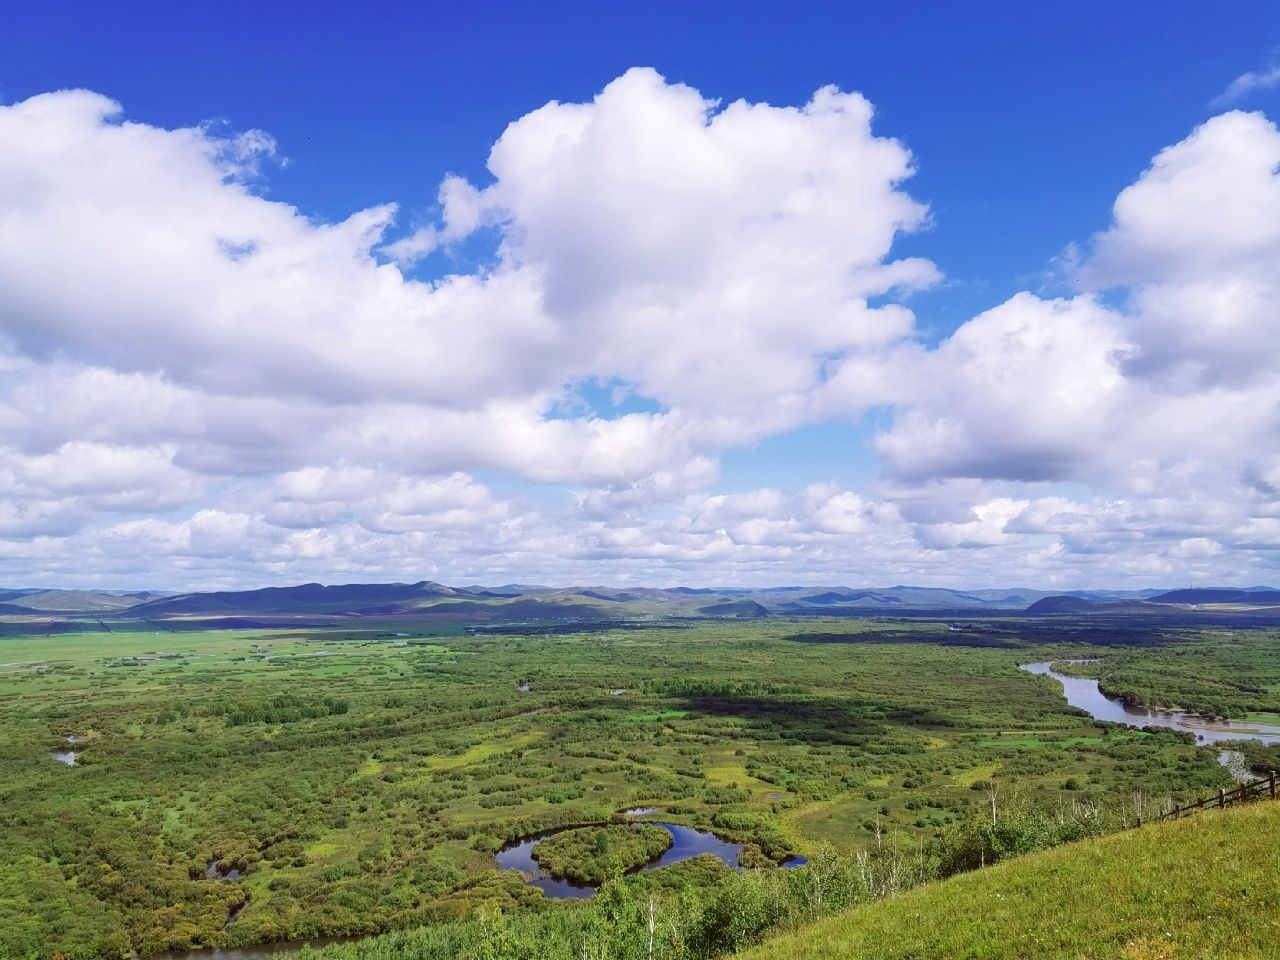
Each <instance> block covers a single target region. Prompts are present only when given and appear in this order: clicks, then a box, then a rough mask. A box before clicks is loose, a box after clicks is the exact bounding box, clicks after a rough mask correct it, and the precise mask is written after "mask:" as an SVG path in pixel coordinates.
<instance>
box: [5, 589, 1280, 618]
mask: <svg viewBox="0 0 1280 960" xmlns="http://www.w3.org/2000/svg"><path fill="white" fill-rule="evenodd" d="M1272 606H1275V607H1280V590H1276V589H1275V588H1272V587H1247V588H1238V589H1237V588H1200V589H1184V590H1168V591H1161V590H1138V591H1123V590H1118V591H1105V590H1082V591H1072V592H1069V593H1053V592H1051V591H1046V590H1035V589H1030V588H1024V587H1012V588H1003V589H984V590H950V589H945V588H938V587H912V586H903V585H899V586H893V587H883V588H874V589H864V588H853V587H841V586H836V587H801V586H786V587H768V588H720V589H717V588H711V587H683V586H677V587H668V588H656V587H629V588H626V589H619V588H613V587H606V586H581V587H549V586H533V585H516V584H507V585H504V586H500V587H484V586H481V585H472V586H467V587H450V586H446V585H444V584H441V583H435V582H432V581H430V580H422V581H419V582H417V583H349V584H340V585H333V586H326V585H323V584H319V583H305V584H300V585H298V586H290V587H265V588H262V589H257V590H223V591H212V592H206V593H182V594H164V593H160V592H157V591H146V590H144V591H94V590H43V589H38V588H31V589H10V590H0V616H5V617H41V616H43V617H69V618H91V619H104V620H113V621H114V620H129V621H142V622H147V623H150V622H154V621H163V620H170V621H192V620H197V621H210V622H214V623H216V622H223V621H232V620H235V621H238V622H239V621H243V623H240V624H239V625H245V626H248V625H257V624H267V625H271V624H277V623H287V622H291V621H293V620H296V619H297V618H299V617H306V618H311V619H313V620H315V619H317V618H319V622H324V623H330V622H333V621H335V620H351V619H361V618H367V619H371V620H374V619H377V618H379V617H405V616H411V617H414V618H424V619H426V620H431V621H444V622H487V621H497V622H504V621H506V622H510V621H516V620H520V621H529V620H552V621H554V620H568V619H572V620H612V619H619V618H644V617H650V618H652V617H670V616H680V617H762V616H795V617H808V616H837V617H838V616H867V615H876V614H881V615H890V616H892V615H910V614H916V615H919V614H921V613H928V612H938V613H946V612H962V613H966V614H979V613H981V612H983V611H991V612H993V613H997V612H998V613H1004V614H1008V613H1013V612H1020V611H1025V612H1026V613H1027V614H1029V615H1033V616H1042V615H1054V614H1070V615H1088V614H1094V613H1110V614H1115V613H1142V612H1155V613H1158V612H1161V611H1172V610H1181V609H1186V608H1192V609H1202V608H1215V609H1216V608H1222V609H1234V608H1243V609H1258V608H1265V607H1272Z"/></svg>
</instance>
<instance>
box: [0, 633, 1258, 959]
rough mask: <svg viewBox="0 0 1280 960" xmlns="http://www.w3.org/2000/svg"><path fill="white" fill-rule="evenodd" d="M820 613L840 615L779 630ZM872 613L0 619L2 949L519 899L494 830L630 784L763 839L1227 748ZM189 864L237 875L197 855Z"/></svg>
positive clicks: (857, 838)
mask: <svg viewBox="0 0 1280 960" xmlns="http://www.w3.org/2000/svg"><path fill="white" fill-rule="evenodd" d="M815 629H816V630H819V631H821V632H823V633H824V635H829V636H833V637H836V638H838V639H839V638H843V639H844V640H851V641H855V642H821V643H812V642H797V640H796V639H794V638H795V637H796V636H797V635H800V634H804V633H811V632H813V631H814V630H815ZM877 629H878V628H877V627H876V625H874V624H871V623H868V622H863V621H855V620H833V621H830V622H821V621H817V622H815V621H814V620H812V619H809V620H806V621H804V622H803V623H798V622H792V621H788V620H784V619H767V620H754V621H702V622H696V621H695V622H690V623H688V624H686V625H685V626H683V627H682V628H679V629H664V630H627V629H617V630H608V631H601V632H592V633H587V634H582V633H564V634H557V633H554V632H547V633H540V634H538V635H532V636H521V635H501V634H494V635H483V636H470V635H466V634H463V633H459V631H457V630H456V629H447V628H446V629H445V630H442V631H438V632H439V633H444V634H447V635H436V636H432V635H427V634H429V633H430V631H424V630H422V629H420V628H419V627H418V626H416V625H414V624H413V623H412V622H411V621H407V622H406V623H404V624H403V625H395V624H393V625H391V626H384V627H383V628H382V629H380V630H379V631H376V632H375V631H365V632H358V631H332V630H330V631H261V630H247V631H235V630H231V631H221V632H218V631H214V632H190V633H183V632H167V633H160V634H157V633H154V632H145V633H143V632H120V631H116V632H106V631H104V632H100V633H64V634H55V635H51V636H29V635H28V636H5V637H0V769H3V771H4V776H3V778H2V779H0V956H6V955H7V956H9V957H14V958H27V957H48V956H50V955H51V954H52V953H53V952H54V951H60V952H62V953H63V954H64V955H65V956H67V957H69V958H72V960H80V958H86V960H88V958H96V957H119V956H125V955H128V953H129V952H130V951H137V952H138V953H140V954H142V955H143V956H144V957H145V956H146V955H148V954H152V953H156V952H158V951H162V950H165V949H170V948H182V947H187V946H193V945H196V946H199V945H211V944H248V943H257V942H266V941H276V940H285V939H291V938H296V937H302V936H311V935H316V934H357V933H361V934H363V933H372V932H376V931H380V930H389V929H395V928H403V927H412V926H415V925H419V924H424V923H433V922H437V921H440V920H442V919H447V918H450V917H458V916H464V915H470V914H472V913H474V912H475V910H476V909H477V908H479V907H481V906H484V905H488V906H492V907H498V908H502V909H519V908H521V907H537V906H538V905H539V901H540V899H541V895H540V894H539V893H538V892H537V891H536V890H533V889H532V888H530V887H528V886H527V885H525V884H524V883H523V882H522V881H521V879H520V878H519V877H518V876H514V875H500V874H498V873H497V872H496V871H495V869H494V866H493V860H492V854H493V853H494V851H496V850H497V849H498V848H499V847H500V846H501V845H502V844H503V843H504V842H505V841H507V840H509V839H513V838H516V837H519V836H524V835H527V834H529V833H533V832H536V831H539V830H543V829H546V828H549V827H553V826H558V825H562V824H571V823H572V824H580V823H593V822H604V821H607V820H609V819H610V818H611V817H613V816H614V815H615V814H616V813H617V812H618V811H620V810H622V809H624V808H628V807H637V806H656V807H659V808H660V809H661V810H662V811H663V817H664V819H668V820H672V821H676V822H683V823H687V824H690V825H693V826H699V827H702V828H706V829H712V830H714V831H715V832H717V833H719V834H721V835H723V836H726V837H729V838H732V839H737V840H740V841H746V842H749V843H751V844H753V845H754V848H756V850H757V852H759V853H762V854H763V855H765V856H766V857H769V858H772V859H774V860H778V859H781V858H782V857H784V856H785V855H787V854H789V853H794V852H799V853H806V854H808V853H813V852H815V851H817V850H819V849H820V848H821V847H822V845H823V844H831V845H833V846H834V847H835V848H836V849H838V850H843V851H848V852H852V851H855V850H858V849H861V848H863V847H865V846H867V845H868V844H870V843H872V842H873V839H874V838H875V837H876V836H877V835H878V834H880V833H882V832H886V831H889V832H899V833H903V834H909V835H914V836H916V837H918V838H920V839H924V838H927V837H929V836H932V835H934V834H936V833H938V832H940V831H943V830H945V829H947V828H948V827H949V826H952V825H954V824H956V823H957V822H959V821H960V820H962V819H964V818H966V817H967V816H968V815H969V814H970V813H971V812H972V811H974V810H975V809H979V808H980V807H981V805H982V804H984V803H985V802H986V795H985V793H984V790H985V789H986V787H987V785H988V784H989V782H990V781H992V780H995V781H997V782H998V784H999V785H1000V789H1002V790H1004V791H1005V792H1006V795H1008V794H1009V793H1011V792H1017V793H1020V794H1022V795H1023V796H1024V797H1025V798H1027V799H1029V800H1032V801H1036V802H1040V803H1044V804H1050V805H1052V804H1067V803H1071V802H1074V801H1077V800H1079V799H1080V798H1082V797H1083V798H1088V797H1102V796H1104V795H1107V796H1111V797H1115V796H1124V797H1127V796H1128V795H1129V794H1130V793H1132V792H1133V791H1134V790H1141V791H1143V792H1144V794H1146V795H1148V796H1163V795H1165V794H1172V795H1175V796H1178V797H1186V796H1191V795H1198V794H1199V793H1201V792H1203V791H1205V790H1208V789H1210V788H1212V787H1216V786H1218V785H1220V784H1222V783H1225V782H1226V780H1227V775H1226V773H1225V772H1224V771H1223V769H1222V768H1221V767H1220V766H1219V765H1218V764H1217V763H1216V758H1215V754H1214V752H1213V751H1212V750H1208V749H1197V748H1196V747H1194V746H1193V745H1191V744H1189V743H1187V742H1186V741H1185V740H1184V739H1181V738H1179V737H1176V736H1173V735H1170V734H1149V733H1143V732H1140V731H1134V730H1128V729H1123V728H1109V727H1100V726H1098V725H1096V724H1094V723H1093V722H1092V721H1091V720H1089V719H1088V718H1087V717H1084V716H1083V715H1081V714H1079V713H1077V712H1075V711H1073V710H1071V709H1070V708H1068V707H1067V706H1066V704H1065V702H1064V701H1063V700H1062V698H1061V696H1060V692H1059V688H1058V687H1057V685H1056V684H1055V683H1053V682H1052V681H1050V680H1048V679H1046V678H1041V677H1033V676H1029V675H1027V674H1025V673H1022V672H1020V671H1019V670H1018V669H1017V664H1018V663H1019V662H1021V661H1024V660H1027V659H1047V658H1048V657H1050V656H1058V655H1073V654H1074V655H1077V656H1078V655H1080V653H1079V648H1075V647H1069V646H1065V645H1063V646H1053V647H1047V648H1042V647H1037V648H1034V649H1030V650H1029V649H1027V648H1025V647H1017V646H1014V645H1010V644H1006V643H1001V644H999V645H994V646H976V647H975V646H960V645H954V643H951V645H941V644H939V643H935V642H933V641H938V640H941V641H948V640H949V638H948V635H947V627H946V625H945V624H932V625H931V624H911V625H908V627H907V628H904V629H903V630H902V631H901V633H903V634H904V635H909V640H906V641H903V642H868V643H861V642H856V641H857V640H858V639H859V637H860V636H861V635H862V634H863V633H864V632H866V633H868V634H869V635H871V634H874V633H875V631H876V630H877ZM952 639H953V638H952ZM1247 642H1254V643H1264V642H1270V641H1264V640H1261V639H1257V640H1252V641H1247ZM1147 652H1148V651H1143V653H1142V654H1139V656H1144V655H1146V654H1147ZM1255 659H1257V658H1255ZM617 691H625V692H621V693H619V692H617ZM1257 705H1258V706H1263V705H1264V703H1263V702H1261V701H1260V702H1259V703H1258V704H1257ZM67 736H76V737H80V738H83V742H82V743H80V744H78V745H77V746H76V748H75V749H76V750H77V752H78V762H77V765H76V766H73V767H66V766H63V765H61V764H59V763H57V762H55V761H54V760H53V759H52V758H51V753H52V752H53V751H56V750H61V749H65V740H64V738H65V737H67ZM210 864H218V869H219V870H222V871H227V870H232V869H234V870H239V871H240V877H239V879H237V880H234V881H222V880H217V879H212V880H211V879H206V870H207V869H208V867H209V865H210ZM674 869H675V870H680V868H674ZM703 869H705V868H704V867H699V868H696V869H695V868H686V870H685V871H684V873H682V874H678V876H683V877H685V878H686V879H685V880H684V881H681V882H688V883H698V882H701V881H700V880H699V879H698V877H699V870H703ZM232 916H234V917H235V922H234V924H230V925H228V919H229V918H230V917H232Z"/></svg>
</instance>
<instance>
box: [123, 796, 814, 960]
mask: <svg viewBox="0 0 1280 960" xmlns="http://www.w3.org/2000/svg"><path fill="white" fill-rule="evenodd" d="M656 812H657V810H656V809H655V808H652V807H637V808H635V809H632V810H627V811H624V813H625V814H626V815H627V816H633V817H635V816H645V815H648V814H650V813H656ZM645 822H646V823H651V824H652V826H655V827H661V828H662V829H663V830H666V831H667V832H668V833H670V834H671V841H672V843H671V846H670V847H668V848H667V849H666V850H665V851H664V852H663V853H662V854H661V855H660V856H658V857H655V858H654V859H652V860H650V861H649V862H648V863H646V864H643V865H641V866H640V867H637V868H636V870H633V871H630V872H632V873H634V872H636V871H638V870H655V869H657V868H658V867H669V866H671V864H673V863H679V862H680V861H681V860H689V859H691V858H693V857H697V856H701V855H702V854H704V853H709V854H711V855H712V856H714V857H716V858H717V859H718V860H719V861H720V862H721V863H723V864H724V865H725V866H727V867H729V868H731V869H733V870H737V869H738V856H739V854H741V853H742V844H740V843H731V842H729V841H728V840H721V839H720V838H719V837H717V836H716V835H715V834H714V833H708V832H707V831H705V830H695V829H694V828H693V827H686V826H683V825H681V824H678V823H656V822H653V821H645ZM572 829H574V828H573V827H561V828H560V829H559V830H547V831H545V832H543V833H538V834H534V835H533V836H531V837H525V838H524V839H522V840H519V841H517V842H515V843H510V844H508V845H507V846H505V847H503V848H502V849H501V850H499V851H498V854H497V856H496V857H495V859H496V860H497V864H498V869H499V870H519V871H520V872H521V873H523V874H524V875H525V878H526V880H527V881H528V882H529V883H530V884H532V885H533V886H535V887H537V888H538V889H539V890H541V891H542V893H543V895H544V896H547V897H550V898H551V899H553V900H584V899H586V898H588V897H590V896H591V895H592V894H594V893H595V892H596V888H595V887H593V886H589V885H587V884H579V883H574V882H573V881H570V880H561V879H557V878H556V877H553V876H551V874H549V873H547V872H546V871H545V870H543V869H542V867H541V866H539V864H538V862H537V861H536V860H534V859H533V845H534V844H535V843H537V842H538V841H539V840H542V839H545V838H546V837H549V836H551V835H552V834H556V833H560V832H561V831H562V830H572ZM806 862H807V861H806V860H805V858H804V857H798V856H796V857H788V858H787V859H786V860H785V861H783V863H782V866H784V867H787V868H791V867H799V866H803V865H804V864H805V863H806ZM206 876H207V877H209V878H210V879H218V878H217V877H214V876H212V875H210V874H209V872H208V871H206ZM228 879H231V878H228ZM359 939H363V938H361V937H334V938H328V937H318V938H316V939H314V940H309V941H307V942H306V943H302V942H299V941H293V942H290V943H263V944H258V945H257V946H252V947H218V948H205V949H202V950H175V951H171V952H169V953H162V954H158V955H156V956H154V957H150V958H148V960H272V958H273V957H274V958H287V957H293V956H295V955H297V954H299V953H300V952H301V951H302V949H303V947H304V946H312V947H320V946H324V945H325V944H328V943H349V942H351V941H353V940H359Z"/></svg>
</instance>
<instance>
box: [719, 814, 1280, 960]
mask: <svg viewBox="0 0 1280 960" xmlns="http://www.w3.org/2000/svg"><path fill="white" fill-rule="evenodd" d="M1278 859H1280V804H1273V803H1264V804H1258V805H1256V806H1252V807H1244V808H1236V809H1232V810H1227V811H1223V812H1216V811H1215V812H1212V813H1208V814H1204V815H1201V816H1198V817H1195V818H1191V819H1186V820H1179V821H1176V822H1167V823H1161V824H1157V825H1152V826H1147V827H1143V828H1142V829H1140V830H1129V831H1125V832H1123V833H1119V834H1116V835H1113V836H1109V837H1104V838H1101V839H1096V840H1089V841H1086V842H1084V843H1079V844H1072V845H1070V846H1067V847H1063V848H1060V849H1056V850H1052V851H1048V852H1046V853H1040V854H1034V855H1032V856H1029V857H1025V858H1021V859H1017V860H1012V861H1010V862H1008V863H1003V864H1000V865H999V866H996V867H994V868H991V869H987V870H980V871H977V872H975V873H970V874H966V875H963V876H959V877H956V878H954V879H952V880H949V881H947V882H945V883H940V884H932V885H929V886H927V887H924V888H921V889H919V890H915V891H912V892H909V893H906V894H904V895H903V896H900V897H895V898H893V899H890V900H886V901H885V902H883V903H876V904H872V905H868V906H863V907H859V908H857V909H854V910H852V911H849V912H848V913H846V914H844V915H843V916H839V917H835V918H833V919H830V920H825V921H822V922H820V923H817V924H814V925H812V926H809V927H806V928H804V929H802V930H800V931H799V932H797V933H794V934H790V935H787V936H782V937H778V938H777V939H774V940H770V941H768V942H766V943H765V944H763V945H762V946H760V947H758V948H757V949H754V950H751V951H748V952H747V953H746V954H744V957H743V960H844V958H848V957H876V958H877V960H954V958H958V957H974V958H976V957H981V958H984V960H1026V958H1028V957H1035V958H1037V960H1116V958H1119V960H1201V958H1205V957H1215V958H1217V957H1222V958H1227V957H1230V958H1232V960H1270V958H1272V957H1275V956H1277V955H1280V932H1278V931H1277V929H1276V923H1275V918H1276V917H1277V916H1280V876H1278V875H1277V873H1276V871H1275V869H1274V864H1275V863H1276V862H1277V860H1278Z"/></svg>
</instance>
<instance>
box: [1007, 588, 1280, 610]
mask: <svg viewBox="0 0 1280 960" xmlns="http://www.w3.org/2000/svg"><path fill="white" fill-rule="evenodd" d="M1271 607H1277V608H1280V590H1276V589H1275V588H1273V587H1242V588H1239V589H1236V588H1231V587H1207V588H1195V589H1192V588H1187V589H1185V590H1168V591H1165V592H1163V593H1155V594H1153V595H1152V596H1149V597H1142V598H1134V597H1129V598H1122V597H1096V596H1095V597H1085V596H1081V595H1079V594H1058V595H1055V596H1051V597H1042V598H1041V599H1039V600H1037V601H1036V602H1035V603H1033V604H1031V605H1030V606H1029V607H1028V608H1027V613H1028V614H1031V615H1033V616H1047V615H1052V614H1071V615H1077V616H1078V615H1080V614H1095V613H1112V614H1116V613H1179V612H1185V611H1187V610H1212V611H1218V612H1226V611H1230V610H1245V611H1258V610H1263V609H1267V608H1271Z"/></svg>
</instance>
